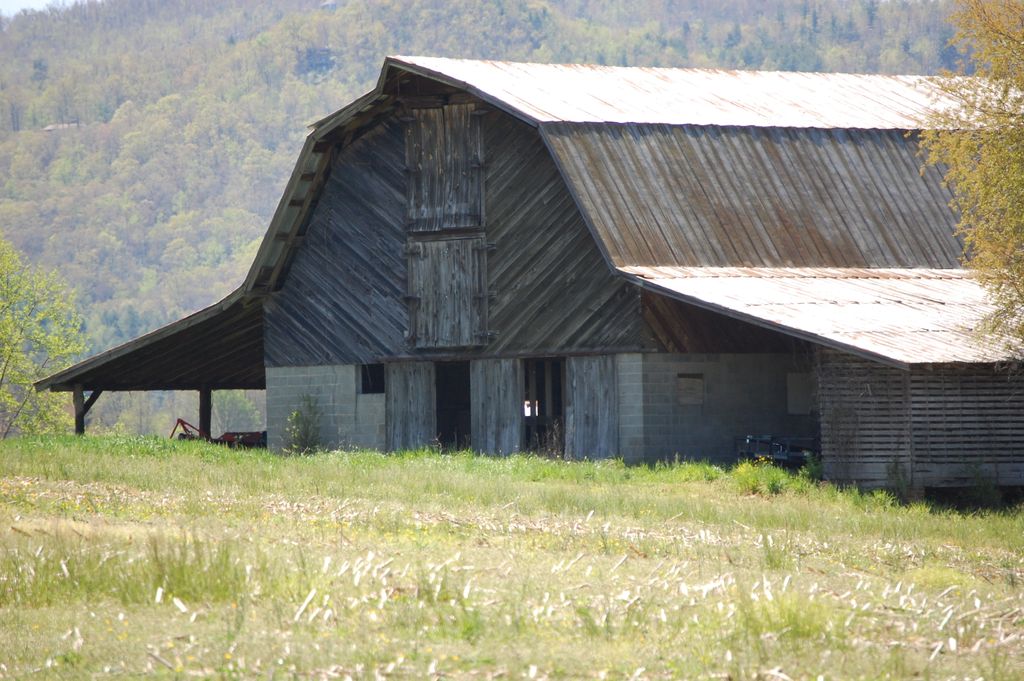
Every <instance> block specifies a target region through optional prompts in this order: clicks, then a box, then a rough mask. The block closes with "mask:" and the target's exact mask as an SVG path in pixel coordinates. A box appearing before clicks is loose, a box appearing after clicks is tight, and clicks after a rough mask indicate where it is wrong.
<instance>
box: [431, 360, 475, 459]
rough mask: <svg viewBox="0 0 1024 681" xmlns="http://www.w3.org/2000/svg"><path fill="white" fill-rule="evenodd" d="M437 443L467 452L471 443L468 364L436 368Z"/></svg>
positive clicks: (459, 363)
mask: <svg viewBox="0 0 1024 681" xmlns="http://www.w3.org/2000/svg"><path fill="white" fill-rule="evenodd" d="M434 382H435V389H436V391H435V394H436V396H437V412H436V413H437V441H438V442H439V443H440V445H441V448H442V449H446V450H452V449H468V448H469V447H470V445H471V440H470V427H471V425H470V424H471V417H470V392H469V362H438V363H437V364H435V365H434Z"/></svg>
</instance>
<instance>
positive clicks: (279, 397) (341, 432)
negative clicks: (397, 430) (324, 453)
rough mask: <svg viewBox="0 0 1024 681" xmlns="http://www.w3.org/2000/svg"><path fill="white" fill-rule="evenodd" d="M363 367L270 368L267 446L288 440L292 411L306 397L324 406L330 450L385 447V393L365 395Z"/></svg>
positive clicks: (324, 438)
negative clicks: (360, 387)
mask: <svg viewBox="0 0 1024 681" xmlns="http://www.w3.org/2000/svg"><path fill="white" fill-rule="evenodd" d="M359 372H360V368H359V365H354V364H339V365H325V366H303V367H267V444H268V446H269V447H270V448H271V449H272V450H280V449H281V448H282V447H284V446H285V445H286V444H287V438H286V428H287V426H288V415H289V414H291V413H292V412H293V411H295V410H297V409H300V408H301V407H302V402H303V397H304V396H306V395H309V396H310V397H312V398H313V399H315V400H316V403H317V406H318V407H319V410H320V413H321V415H320V442H321V444H322V445H323V446H324V447H326V448H328V449H346V448H349V449H350V448H367V449H379V450H383V449H384V418H385V414H384V409H385V407H384V394H383V393H379V394H372V395H362V394H359V386H360V380H361V376H360V373H359Z"/></svg>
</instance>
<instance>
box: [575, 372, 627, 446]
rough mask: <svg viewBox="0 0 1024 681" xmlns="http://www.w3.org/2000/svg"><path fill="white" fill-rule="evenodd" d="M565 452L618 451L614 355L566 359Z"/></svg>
mask: <svg viewBox="0 0 1024 681" xmlns="http://www.w3.org/2000/svg"><path fill="white" fill-rule="evenodd" d="M565 373H566V383H567V384H568V385H567V386H566V396H565V397H566V405H565V409H566V411H565V455H566V457H567V458H571V459H600V458H604V457H608V456H615V455H616V454H618V447H619V415H618V399H617V395H618V390H617V389H616V380H615V357H614V356H613V355H595V356H591V357H570V358H569V359H568V361H567V362H566V372H565Z"/></svg>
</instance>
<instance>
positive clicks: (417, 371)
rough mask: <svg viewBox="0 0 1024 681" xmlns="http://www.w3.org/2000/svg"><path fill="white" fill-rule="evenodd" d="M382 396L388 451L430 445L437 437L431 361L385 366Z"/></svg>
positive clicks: (432, 365)
mask: <svg viewBox="0 0 1024 681" xmlns="http://www.w3.org/2000/svg"><path fill="white" fill-rule="evenodd" d="M385 394H386V397H385V402H386V416H385V423H386V425H385V430H386V433H387V436H386V438H385V440H386V442H387V449H388V451H392V452H393V451H398V450H402V449H416V448H418V447H425V446H427V445H430V444H432V443H433V442H434V440H435V439H436V438H437V402H436V399H435V379H434V364H433V362H395V363H393V364H388V365H387V375H386V386H385Z"/></svg>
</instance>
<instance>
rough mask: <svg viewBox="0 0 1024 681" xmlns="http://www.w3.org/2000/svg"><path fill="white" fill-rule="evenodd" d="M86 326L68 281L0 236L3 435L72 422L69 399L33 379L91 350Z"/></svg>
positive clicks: (0, 404)
mask: <svg viewBox="0 0 1024 681" xmlns="http://www.w3.org/2000/svg"><path fill="white" fill-rule="evenodd" d="M80 328H81V321H80V319H79V317H78V313H77V312H76V311H75V307H74V300H73V296H71V295H70V292H69V291H68V290H67V288H66V287H65V286H64V284H63V282H62V281H61V280H60V279H59V278H58V277H57V276H56V275H54V274H53V273H50V272H45V271H42V270H37V269H33V268H30V267H26V266H25V265H24V263H22V261H21V257H20V256H19V255H18V253H17V251H15V250H14V248H13V247H12V246H11V245H10V244H9V243H7V242H6V241H4V240H3V239H2V238H0V439H4V438H6V437H8V436H11V435H16V434H33V433H40V432H46V431H53V430H57V429H66V428H67V427H68V425H69V424H70V422H71V415H70V413H69V412H68V411H67V404H66V402H67V400H66V398H62V397H61V396H60V395H57V394H55V393H49V392H38V391H36V389H35V387H34V386H33V385H32V384H33V383H34V382H35V381H38V380H39V379H41V378H43V377H45V376H46V375H48V374H50V373H53V372H54V371H57V370H58V369H60V368H62V367H63V366H64V365H66V364H67V363H68V362H69V361H70V360H71V359H72V358H74V357H75V356H77V355H78V354H80V353H81V352H82V351H83V350H84V349H85V346H84V343H83V342H82V337H81V331H80Z"/></svg>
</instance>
